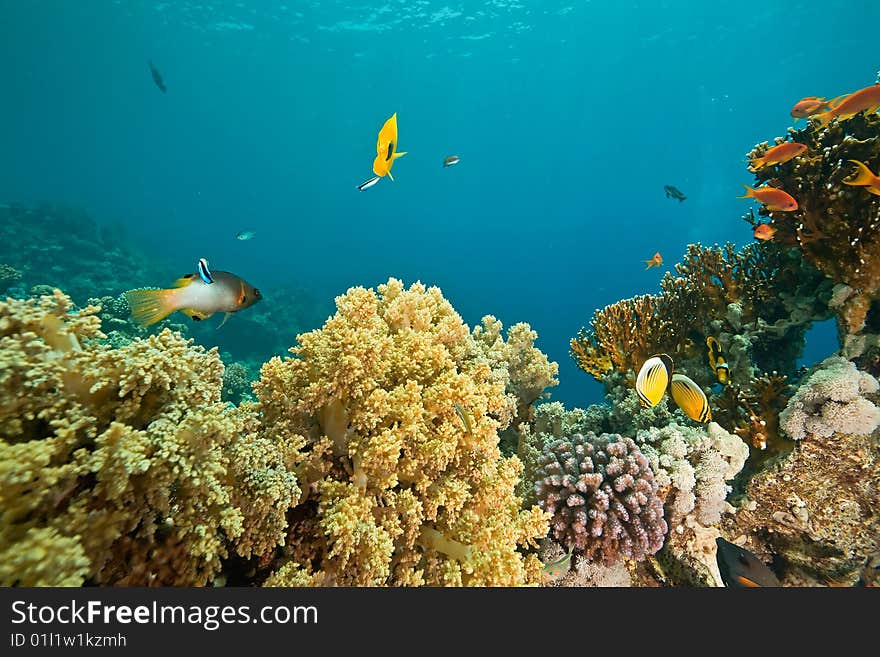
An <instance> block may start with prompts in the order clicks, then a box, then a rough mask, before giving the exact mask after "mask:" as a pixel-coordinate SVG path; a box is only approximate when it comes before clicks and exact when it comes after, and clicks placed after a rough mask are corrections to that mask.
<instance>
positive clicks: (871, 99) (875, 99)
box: [813, 84, 880, 127]
mask: <svg viewBox="0 0 880 657" xmlns="http://www.w3.org/2000/svg"><path fill="white" fill-rule="evenodd" d="M878 109H880V84H872V85H871V86H870V87H865V88H864V89H859V90H858V91H854V92H852V93H851V94H848V95H847V96H846V97H845V98H843V100H841V101H840V102H838V103H836V104H835V105H834V106H833V107H832V108H831V109H830V110H828V111H827V112H821V113H819V114H814V115H813V118H814V119H816V120H818V121H819V126H820V127H823V126H825V125H827V124H828V122H829V121H831V119H838V120H840V121H845V120H846V119H849V118H852V117H854V116H855V115H856V114H858V113H859V112H867V113H869V114H870V113H871V112H876V111H877V110H878Z"/></svg>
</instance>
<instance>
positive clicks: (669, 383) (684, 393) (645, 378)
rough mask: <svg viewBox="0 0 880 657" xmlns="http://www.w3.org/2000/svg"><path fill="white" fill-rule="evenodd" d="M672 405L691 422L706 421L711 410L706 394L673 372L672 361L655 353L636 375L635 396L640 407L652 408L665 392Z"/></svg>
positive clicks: (694, 384) (685, 377) (710, 414)
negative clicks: (670, 398) (636, 395)
mask: <svg viewBox="0 0 880 657" xmlns="http://www.w3.org/2000/svg"><path fill="white" fill-rule="evenodd" d="M667 390H668V391H669V394H670V395H671V396H672V400H673V401H674V402H675V403H676V405H677V406H678V407H679V408H680V409H681V410H682V411H683V412H684V414H685V415H687V416H688V417H689V418H690V419H692V420H694V421H695V422H709V421H710V420H711V419H712V409H711V408H710V407H709V400H708V399H707V398H706V393H705V392H703V389H702V388H701V387H700V386H698V385H697V384H696V383H695V382H694V381H693V380H691V379H690V378H689V377H687V376H685V375H684V374H677V373H675V372H674V368H673V363H672V358H670V357H669V356H668V355H667V354H656V355H654V356H651V357H650V358H649V359H648V360H646V361H645V362H644V364H643V365H642V367H641V368H640V369H639V373H638V375H637V376H636V394H638V396H639V400H640V401H641V403H642V406H645V407H647V408H653V407H654V406H656V405H657V404H659V403H660V400H661V399H663V395H664V393H665V392H666V391H667Z"/></svg>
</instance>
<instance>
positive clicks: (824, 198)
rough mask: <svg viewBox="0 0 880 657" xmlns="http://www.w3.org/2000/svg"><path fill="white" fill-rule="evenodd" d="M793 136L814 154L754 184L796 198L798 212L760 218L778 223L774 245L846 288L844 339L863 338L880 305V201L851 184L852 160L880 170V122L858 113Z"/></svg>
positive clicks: (842, 296) (841, 299) (838, 305)
mask: <svg viewBox="0 0 880 657" xmlns="http://www.w3.org/2000/svg"><path fill="white" fill-rule="evenodd" d="M788 133H789V137H790V139H791V141H794V142H799V143H802V144H805V145H806V146H807V151H806V152H804V153H803V154H802V155H800V156H798V157H796V158H794V159H793V160H791V161H789V162H786V163H784V164H781V165H778V166H776V167H764V168H762V169H759V170H758V172H757V173H756V174H755V178H756V180H757V181H758V182H759V183H765V182H766V183H768V184H771V185H773V186H775V187H781V188H783V189H785V190H786V191H787V192H788V193H790V194H791V195H792V196H794V197H795V198H796V199H797V201H798V204H799V209H798V210H797V211H795V212H793V213H785V215H788V216H785V217H782V216H778V217H777V216H774V214H773V213H771V212H769V211H768V210H766V209H764V208H762V209H761V210H759V213H760V214H761V215H763V216H765V217H766V216H771V217H772V219H771V222H770V223H771V224H772V226H773V227H774V228H775V229H776V233H775V236H774V240H775V241H777V242H778V243H779V244H781V245H783V246H786V247H794V248H796V249H797V250H798V251H799V252H800V253H802V254H803V257H804V259H805V260H806V261H807V262H809V263H810V264H812V265H813V266H815V267H816V268H817V269H818V270H819V271H821V272H822V273H823V274H824V275H825V276H827V277H828V279H830V280H831V281H832V282H833V283H834V284H836V285H839V286H841V287H839V289H838V291H837V294H836V301H835V304H834V308H835V311H836V313H837V316H838V319H839V326H840V329H841V334H842V336H843V335H846V334H855V333H858V332H859V331H861V330H862V329H863V327H864V325H865V321H866V317H867V314H868V311H869V310H870V307H871V304H872V302H874V301H877V300H878V299H880V197H878V196H875V195H872V194H870V193H868V192H867V191H866V190H865V189H864V188H863V187H852V186H848V185H846V184H844V180H845V179H847V178H849V177H850V176H851V174H852V172H853V165H852V164H850V162H849V161H850V160H858V161H861V162H863V163H865V164H866V165H868V166H869V167H871V168H872V170H874V171H876V170H877V168H878V167H880V115H878V114H876V113H873V114H864V113H862V114H857V115H856V116H854V117H852V118H850V119H848V120H846V121H842V122H841V121H831V123H829V124H828V125H826V126H825V127H818V124H817V123H815V122H814V123H813V124H812V125H810V126H808V127H806V128H804V129H801V130H795V129H794V128H789V131H788ZM776 141H777V143H781V142H782V141H783V139H782V138H780V139H777V140H776ZM768 146H769V145H768V144H766V143H765V144H760V145H758V146H756V147H755V149H754V150H752V152H751V153H750V154H749V156H750V157H751V156H752V155H760V154H762V153H763V152H765V151H766V150H767V148H768ZM780 214H781V213H780ZM844 286H845V287H844Z"/></svg>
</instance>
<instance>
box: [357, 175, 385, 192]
mask: <svg viewBox="0 0 880 657" xmlns="http://www.w3.org/2000/svg"><path fill="white" fill-rule="evenodd" d="M380 180H382V177H381V176H373V177H372V178H370V179H369V180H366V181H364V182H362V183H361V184H360V185H358V186H357V188H358V190H359V191H361V192H362V191H364V190H365V189H369V188H370V187H372V186H373V185H375V184H376V183H377V182H379V181H380Z"/></svg>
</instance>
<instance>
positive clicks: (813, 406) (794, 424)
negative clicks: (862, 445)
mask: <svg viewBox="0 0 880 657" xmlns="http://www.w3.org/2000/svg"><path fill="white" fill-rule="evenodd" d="M878 387H880V384H878V383H877V379H875V378H874V377H873V376H871V375H870V374H868V373H866V372H860V371H859V370H857V369H856V366H855V365H853V364H852V363H851V362H849V361H848V360H847V359H845V358H842V357H840V356H832V357H830V358H826V359H825V360H824V361H822V362H821V363H820V364H819V366H818V369H817V370H816V371H815V372H813V374H812V375H810V377H809V378H807V379H806V380H805V381H804V382H803V383H802V384H801V386H800V387H799V388H798V390H797V393H795V395H794V396H793V397H792V398H791V400H790V401H789V403H788V405H787V406H786V407H785V409H784V410H783V411H782V413H781V414H780V416H779V421H780V425H781V427H782V429H783V431H785V433H786V434H787V435H788V436H790V437H791V438H793V439H794V440H803V439H804V438H805V437H807V436H809V437H811V438H828V437H829V436H832V435H834V434H836V433H841V434H857V435H862V436H867V435H870V434H871V433H872V432H873V431H874V429H876V428H877V427H878V426H880V408H877V407H876V406H875V405H874V404H873V403H872V402H871V401H870V400H869V399H867V398H866V395H876V394H877V390H878Z"/></svg>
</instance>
